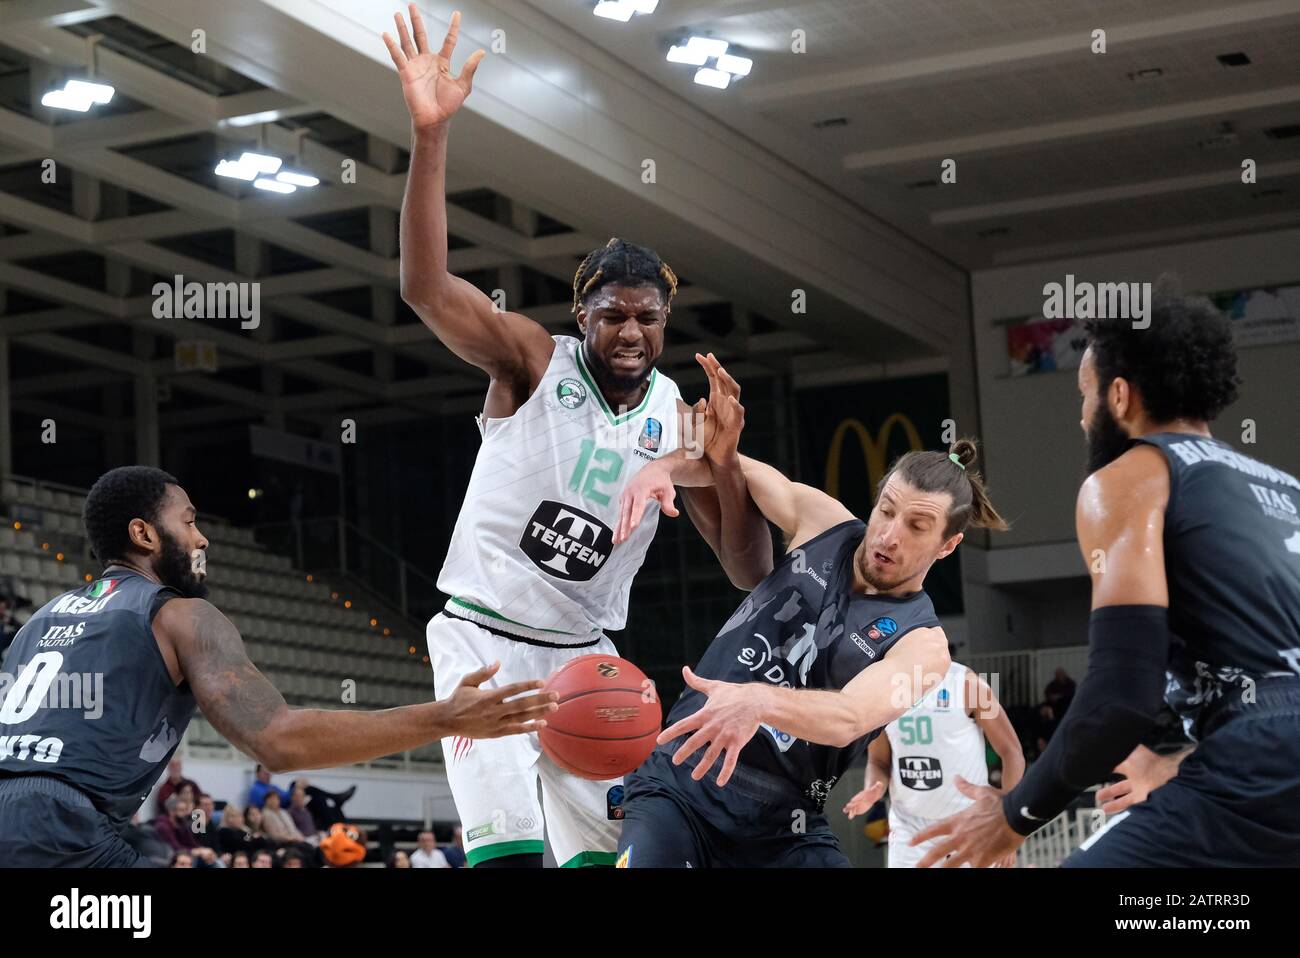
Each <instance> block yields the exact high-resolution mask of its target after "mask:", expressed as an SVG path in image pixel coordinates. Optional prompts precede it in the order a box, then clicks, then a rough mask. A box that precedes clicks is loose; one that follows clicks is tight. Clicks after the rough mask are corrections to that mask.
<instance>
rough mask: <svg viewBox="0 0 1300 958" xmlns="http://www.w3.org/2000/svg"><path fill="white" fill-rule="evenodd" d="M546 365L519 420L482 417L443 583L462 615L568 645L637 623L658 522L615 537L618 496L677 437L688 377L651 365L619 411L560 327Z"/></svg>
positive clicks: (651, 512)
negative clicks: (632, 602) (631, 404)
mask: <svg viewBox="0 0 1300 958" xmlns="http://www.w3.org/2000/svg"><path fill="white" fill-rule="evenodd" d="M553 338H554V340H555V351H554V353H552V355H551V361H550V364H549V365H548V366H547V367H546V373H545V375H543V376H542V380H541V382H540V383H538V385H537V389H536V390H535V391H534V392H533V394H532V395H531V396H529V397H528V400H527V401H526V402H525V403H524V404H523V405H522V406H520V407H519V409H518V410H517V411H516V412H515V414H514V415H513V416H511V417H509V418H508V419H489V418H487V417H485V416H482V415H480V416H479V417H478V426H479V432H480V434H481V435H482V436H483V445H482V447H481V448H480V449H479V453H478V457H477V459H476V460H475V462H474V471H473V473H472V474H471V476H470V480H469V489H468V490H467V491H466V493H465V503H464V505H463V506H462V507H461V510H460V516H459V517H458V518H457V520H456V528H455V531H454V532H453V533H452V537H451V546H450V547H449V549H448V550H447V560H446V562H445V563H443V567H442V572H441V574H440V575H439V576H438V588H439V589H441V590H442V591H443V592H445V593H447V594H448V595H450V596H452V598H451V600H450V601H449V602H448V604H447V610H448V611H449V612H451V613H452V614H454V615H457V616H460V617H461V618H467V619H470V620H471V621H475V622H479V623H480V624H482V625H486V626H489V627H491V628H494V629H498V630H501V631H505V632H510V633H514V634H518V635H521V636H524V637H526V638H532V639H535V640H541V641H546V642H553V643H556V644H559V645H578V644H582V643H585V642H588V641H590V640H591V637H592V636H593V635H594V634H597V633H599V632H602V631H604V630H608V629H621V628H623V626H624V625H625V624H626V622H627V602H628V593H629V592H630V590H631V588H632V578H633V576H635V575H636V572H637V570H638V569H639V568H640V567H641V563H642V561H643V560H644V559H645V553H646V549H647V548H649V546H650V540H651V539H653V538H654V534H655V528H656V526H657V525H658V521H659V506H658V504H657V503H655V502H651V503H650V505H649V506H648V508H647V509H646V514H645V519H644V521H642V523H641V524H640V525H639V526H638V527H637V529H636V531H635V532H633V533H632V536H631V538H630V539H628V541H627V542H624V543H623V544H622V545H619V546H614V544H613V538H614V525H615V524H616V523H617V521H618V505H619V495H620V494H621V493H622V491H623V488H624V486H626V485H627V483H628V481H629V480H630V479H631V478H632V477H633V476H635V475H636V474H637V473H638V472H640V471H641V469H643V468H644V467H645V466H646V465H647V464H648V463H650V462H653V461H654V460H655V459H658V458H659V457H661V456H664V455H666V454H667V453H670V452H672V451H673V450H674V449H676V448H677V447H678V444H679V442H680V439H679V436H678V420H677V402H678V399H679V398H680V393H679V392H678V391H677V384H676V383H674V382H673V381H672V380H671V379H669V378H668V377H667V376H664V375H662V374H661V373H659V372H651V374H650V383H649V388H648V390H647V392H646V395H645V398H644V399H643V400H642V401H641V404H640V405H638V406H637V407H636V408H635V409H632V410H611V409H610V408H609V407H608V406H607V405H606V403H605V399H604V397H603V396H602V395H601V393H600V390H599V389H598V388H597V386H596V382H595V378H594V377H593V376H592V374H591V371H590V369H589V368H588V367H587V364H586V361H585V359H584V357H583V354H582V343H581V342H580V341H579V340H577V339H574V338H573V337H570V336H555V337H553Z"/></svg>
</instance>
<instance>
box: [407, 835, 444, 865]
mask: <svg viewBox="0 0 1300 958" xmlns="http://www.w3.org/2000/svg"><path fill="white" fill-rule="evenodd" d="M418 842H419V845H420V847H419V848H417V849H416V850H415V851H414V852H413V853H412V854H411V865H410V867H411V868H450V867H451V866H450V865H448V864H447V859H446V857H445V856H444V855H443V854H442V852H440V851H439V850H438V845H437V843H436V842H435V841H434V837H433V832H420V837H419V839H418Z"/></svg>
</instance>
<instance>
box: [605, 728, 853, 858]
mask: <svg viewBox="0 0 1300 958" xmlns="http://www.w3.org/2000/svg"><path fill="white" fill-rule="evenodd" d="M692 758H694V756H692ZM693 767H694V763H693V762H691V761H689V760H688V761H687V762H685V763H683V764H682V765H680V766H674V765H673V764H672V753H671V752H670V751H668V750H667V749H666V748H663V747H661V748H657V749H655V751H654V752H652V753H651V755H650V757H649V758H648V759H646V761H645V762H644V763H643V764H642V765H641V767H640V768H638V769H637V770H636V771H635V772H633V773H632V774H631V775H629V776H628V777H627V779H626V781H625V783H624V791H623V833H622V836H621V837H620V839H619V843H618V852H619V854H618V859H617V862H616V867H619V868H848V867H850V866H849V860H848V859H847V858H846V857H845V855H844V853H843V852H842V851H840V846H839V841H838V840H837V839H836V837H835V835H834V834H833V833H832V832H831V829H830V825H829V824H828V823H827V821H826V818H825V816H824V815H822V814H821V813H820V811H818V810H816V809H814V808H813V807H812V803H811V802H810V801H808V800H807V799H806V798H802V797H798V796H797V795H792V794H790V792H791V791H793V790H785V789H781V788H776V787H773V785H772V784H771V783H770V782H768V781H763V780H761V779H760V778H759V777H758V776H756V775H754V774H748V773H747V772H746V770H745V769H743V768H737V769H736V772H735V774H734V775H733V776H732V778H731V780H730V781H729V782H728V783H727V785H726V787H725V788H718V786H717V784H716V783H715V779H716V777H717V771H718V768H719V766H718V765H715V766H714V767H713V769H712V770H710V771H709V773H708V774H707V775H706V776H705V777H704V779H702V780H701V781H698V782H696V781H692V780H691V771H692V769H693Z"/></svg>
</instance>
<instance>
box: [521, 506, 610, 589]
mask: <svg viewBox="0 0 1300 958" xmlns="http://www.w3.org/2000/svg"><path fill="white" fill-rule="evenodd" d="M613 546H614V530H613V529H611V528H610V527H609V526H607V525H605V523H603V522H601V521H600V520H599V519H597V518H596V517H595V516H593V515H592V514H591V513H590V512H584V511H583V510H582V509H579V508H577V507H576V506H566V505H565V504H564V503H562V502H553V501H552V500H550V499H543V500H542V503H541V505H539V506H538V507H537V510H536V511H535V512H534V513H533V517H532V518H531V519H529V520H528V523H527V525H525V526H524V534H523V536H522V537H521V538H520V540H519V548H520V549H521V550H522V551H523V553H524V555H526V556H528V558H530V559H532V560H533V564H534V565H536V566H537V567H538V568H539V569H541V570H543V571H545V572H547V573H549V574H550V575H553V576H555V577H556V578H557V579H567V580H569V581H570V582H586V581H587V580H588V579H590V578H591V577H592V576H594V575H595V574H596V573H597V572H599V571H600V568H601V566H603V565H604V564H605V560H606V559H608V558H609V552H610V549H612V548H613Z"/></svg>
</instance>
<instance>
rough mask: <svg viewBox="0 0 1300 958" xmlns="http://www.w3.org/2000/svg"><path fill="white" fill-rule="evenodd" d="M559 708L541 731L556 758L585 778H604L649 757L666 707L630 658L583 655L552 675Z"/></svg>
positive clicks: (549, 683)
mask: <svg viewBox="0 0 1300 958" xmlns="http://www.w3.org/2000/svg"><path fill="white" fill-rule="evenodd" d="M545 691H547V692H558V693H559V694H560V700H559V706H560V707H559V708H558V709H557V710H556V711H554V712H552V713H551V714H550V715H549V716H547V718H546V722H547V725H546V728H544V729H542V730H541V732H539V733H538V734H539V736H540V737H541V740H542V748H543V749H544V750H545V752H546V754H547V755H549V756H550V757H551V761H553V762H555V764H556V765H558V766H560V768H562V769H564V770H565V771H567V772H572V773H573V774H574V775H577V776H580V777H581V778H589V779H593V780H595V781H601V780H603V779H607V778H618V777H619V776H622V775H626V774H627V773H628V772H631V771H632V770H634V769H635V768H636V767H637V766H638V765H640V764H641V763H642V762H644V761H645V760H646V758H648V757H649V755H650V753H651V752H652V751H653V750H654V747H655V738H657V737H658V735H659V726H660V723H661V722H662V720H663V710H662V709H661V708H660V707H659V696H658V695H657V694H656V693H655V688H654V685H653V684H652V683H651V682H650V680H649V679H647V678H646V677H645V673H643V672H642V671H641V670H640V669H638V668H637V667H636V666H635V665H633V664H632V663H631V662H629V661H628V660H627V659H620V658H619V657H618V656H615V655H581V656H579V657H578V658H576V659H572V660H570V661H568V662H566V663H564V665H562V666H560V667H559V668H558V669H556V670H555V672H554V673H552V674H551V677H550V678H549V679H547V680H546V689H545Z"/></svg>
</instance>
